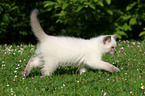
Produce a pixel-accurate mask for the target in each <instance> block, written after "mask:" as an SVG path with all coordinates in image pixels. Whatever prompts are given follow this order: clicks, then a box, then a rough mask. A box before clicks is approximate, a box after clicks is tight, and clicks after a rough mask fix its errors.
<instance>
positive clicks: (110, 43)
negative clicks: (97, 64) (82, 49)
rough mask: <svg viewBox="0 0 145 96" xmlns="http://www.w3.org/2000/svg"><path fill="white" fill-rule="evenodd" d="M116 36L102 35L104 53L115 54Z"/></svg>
mask: <svg viewBox="0 0 145 96" xmlns="http://www.w3.org/2000/svg"><path fill="white" fill-rule="evenodd" d="M116 37H117V35H106V36H103V47H104V48H103V51H104V53H109V54H115V53H116V47H117V44H116V41H115V40H116Z"/></svg>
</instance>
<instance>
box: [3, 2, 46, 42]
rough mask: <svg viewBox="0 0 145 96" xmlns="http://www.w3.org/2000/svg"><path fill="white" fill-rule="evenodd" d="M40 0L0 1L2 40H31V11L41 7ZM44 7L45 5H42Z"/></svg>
mask: <svg viewBox="0 0 145 96" xmlns="http://www.w3.org/2000/svg"><path fill="white" fill-rule="evenodd" d="M40 5H42V1H40V0H23V2H22V1H20V0H1V2H0V41H1V43H13V42H20V41H31V38H33V37H31V35H32V32H31V27H30V24H29V23H30V18H29V17H30V12H31V10H32V9H34V8H35V7H40ZM42 8H43V6H42Z"/></svg>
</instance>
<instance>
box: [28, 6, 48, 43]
mask: <svg viewBox="0 0 145 96" xmlns="http://www.w3.org/2000/svg"><path fill="white" fill-rule="evenodd" d="M38 12H39V11H38V9H34V10H32V12H31V16H30V18H31V19H30V20H31V27H32V31H33V32H34V35H35V36H36V37H37V38H38V40H39V41H43V40H44V39H45V38H46V37H47V34H46V33H45V32H44V31H43V29H42V27H41V25H40V23H39V21H38V19H37V15H38Z"/></svg>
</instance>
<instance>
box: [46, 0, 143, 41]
mask: <svg viewBox="0 0 145 96" xmlns="http://www.w3.org/2000/svg"><path fill="white" fill-rule="evenodd" d="M44 7H45V8H47V11H53V14H52V16H53V17H57V21H56V23H62V24H64V25H67V28H66V29H65V30H63V33H64V34H65V33H66V32H68V33H73V35H76V36H83V37H86V38H87V37H90V36H94V35H98V34H112V33H114V34H118V38H119V39H121V38H122V36H125V37H126V38H128V36H131V37H133V36H134V35H135V36H136V35H138V36H143V35H144V34H145V32H144V31H143V23H144V18H145V13H144V12H145V8H144V7H145V2H144V1H140V0H138V1H134V0H130V1H127V0H125V1H116V0H63V1H62V0H54V1H45V2H44ZM136 27H138V28H140V30H135V31H139V32H135V31H134V29H136ZM74 30H75V31H74ZM142 31H143V32H142ZM131 32H134V33H131Z"/></svg>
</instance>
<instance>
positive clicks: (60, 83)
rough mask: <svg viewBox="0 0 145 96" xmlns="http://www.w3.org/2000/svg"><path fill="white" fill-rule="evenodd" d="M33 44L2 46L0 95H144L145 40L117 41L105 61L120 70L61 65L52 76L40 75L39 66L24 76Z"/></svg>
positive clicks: (0, 52)
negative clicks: (110, 70) (115, 50)
mask: <svg viewBox="0 0 145 96" xmlns="http://www.w3.org/2000/svg"><path fill="white" fill-rule="evenodd" d="M35 48H36V46H34V45H31V44H29V45H23V44H22V45H6V44H5V45H1V46H0V96H10V95H11V96H26V95H28V96H39V95H40V96H103V95H106V96H143V95H145V87H144V86H145V41H133V40H130V41H128V40H125V41H121V40H120V41H118V47H117V53H116V54H115V55H105V56H104V57H103V60H104V61H107V62H110V63H112V64H114V65H115V66H117V67H118V68H119V69H120V72H118V73H110V72H107V71H103V70H89V71H87V72H86V73H83V74H82V75H79V72H78V69H77V68H76V67H73V66H70V67H61V66H60V67H59V68H58V69H57V71H56V72H55V73H54V74H53V75H52V76H51V77H45V78H42V77H41V72H40V71H39V69H38V68H35V69H33V70H32V71H31V73H30V75H29V77H27V78H23V77H22V74H21V73H22V71H23V70H24V68H25V66H26V64H27V62H28V60H29V59H30V57H31V56H32V55H33V53H34V50H35Z"/></svg>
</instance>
